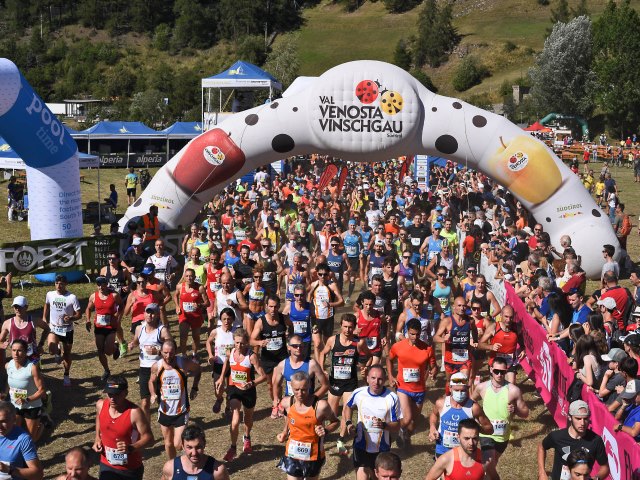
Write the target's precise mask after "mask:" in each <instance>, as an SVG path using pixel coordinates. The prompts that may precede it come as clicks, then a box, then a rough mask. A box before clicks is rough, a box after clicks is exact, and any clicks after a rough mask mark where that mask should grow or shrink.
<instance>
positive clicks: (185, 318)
mask: <svg viewBox="0 0 640 480" xmlns="http://www.w3.org/2000/svg"><path fill="white" fill-rule="evenodd" d="M174 295H175V297H174V301H175V303H176V313H177V314H178V322H179V324H180V354H181V355H183V356H186V354H187V338H188V336H189V331H191V338H192V339H193V357H194V358H196V357H197V355H198V351H199V350H200V328H201V327H202V324H203V323H204V312H205V310H206V308H207V307H208V306H209V297H207V294H206V292H205V290H204V287H203V286H202V285H200V284H199V283H197V282H196V272H195V270H194V269H192V268H187V269H186V270H185V271H184V281H183V282H181V283H179V284H178V285H177V286H176V292H175V294H174Z"/></svg>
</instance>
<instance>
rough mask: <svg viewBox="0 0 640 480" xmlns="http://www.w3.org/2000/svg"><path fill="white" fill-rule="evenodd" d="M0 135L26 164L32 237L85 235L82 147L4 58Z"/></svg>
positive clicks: (1, 62) (0, 76)
mask: <svg viewBox="0 0 640 480" xmlns="http://www.w3.org/2000/svg"><path fill="white" fill-rule="evenodd" d="M0 135H2V136H3V137H4V139H5V140H6V141H7V142H8V143H9V145H11V148H13V149H14V150H15V151H16V153H18V155H20V156H21V157H22V159H23V160H24V163H25V164H26V167H27V187H28V189H29V227H30V228H31V239H32V240H44V239H48V238H70V237H81V236H82V197H81V192H80V166H79V162H78V146H77V145H76V142H75V140H74V139H73V138H71V135H70V134H69V132H68V131H67V129H66V128H65V127H64V125H62V123H61V122H60V121H59V120H58V119H57V118H56V116H55V115H54V114H53V113H51V110H49V108H47V105H46V104H45V102H44V101H43V100H42V99H41V98H40V97H39V96H38V95H37V94H36V93H35V92H34V91H33V89H32V88H31V85H29V82H27V80H26V79H25V78H24V77H23V76H22V74H21V73H20V71H19V70H18V67H16V66H15V64H14V63H13V62H11V61H10V60H7V59H6V58H0Z"/></svg>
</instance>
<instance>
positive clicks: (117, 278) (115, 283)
mask: <svg viewBox="0 0 640 480" xmlns="http://www.w3.org/2000/svg"><path fill="white" fill-rule="evenodd" d="M117 270H118V272H117V273H116V274H115V275H114V274H112V273H111V267H107V273H106V274H105V275H104V276H105V277H106V279H107V283H108V284H109V288H110V289H111V290H113V291H114V292H116V293H118V294H120V295H122V287H124V286H125V280H124V269H123V267H121V266H120V265H118V267H117Z"/></svg>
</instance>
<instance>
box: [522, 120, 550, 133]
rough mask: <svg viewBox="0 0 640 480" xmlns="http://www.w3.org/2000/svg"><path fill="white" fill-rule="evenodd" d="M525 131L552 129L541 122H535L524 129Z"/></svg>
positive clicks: (546, 131)
mask: <svg viewBox="0 0 640 480" xmlns="http://www.w3.org/2000/svg"><path fill="white" fill-rule="evenodd" d="M524 131H525V132H540V133H549V132H550V131H551V129H550V128H549V127H545V126H544V125H542V124H541V123H540V122H534V123H532V124H531V125H529V126H528V127H527V128H525V129H524Z"/></svg>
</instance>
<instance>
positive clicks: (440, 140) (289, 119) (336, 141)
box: [121, 61, 620, 278]
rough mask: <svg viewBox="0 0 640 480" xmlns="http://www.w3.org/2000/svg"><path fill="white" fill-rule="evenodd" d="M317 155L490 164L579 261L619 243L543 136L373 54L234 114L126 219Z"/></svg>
mask: <svg viewBox="0 0 640 480" xmlns="http://www.w3.org/2000/svg"><path fill="white" fill-rule="evenodd" d="M309 153H320V154H330V155H333V156H336V157H341V158H343V159H346V160H352V161H359V162H376V161H383V160H385V159H389V158H394V157H397V156H402V155H414V154H425V153H426V154H430V155H438V156H443V157H446V158H449V159H451V160H453V161H456V162H458V163H461V164H465V165H468V166H469V167H471V168H474V169H477V170H479V171H482V172H484V173H485V174H486V175H488V176H489V177H491V178H493V179H495V180H496V181H497V182H498V183H500V184H501V185H503V186H505V187H506V188H507V189H509V190H510V191H511V192H512V193H513V194H514V195H515V196H516V197H517V198H518V199H519V200H520V201H521V202H522V203H523V205H524V206H525V207H526V208H527V209H529V211H531V212H532V213H533V215H534V216H535V218H536V219H537V220H538V221H539V222H540V223H541V224H542V225H543V226H544V228H545V230H546V231H547V232H549V234H550V236H551V239H552V242H554V244H555V246H556V247H557V248H560V245H559V239H560V237H561V236H562V235H565V234H566V235H569V236H570V237H571V239H572V243H573V246H574V248H575V249H576V251H577V253H578V254H579V255H581V256H582V266H583V268H584V270H585V271H586V272H587V275H588V276H589V277H591V278H594V277H595V278H598V277H599V275H600V270H601V268H602V265H603V258H602V254H601V251H602V246H603V245H604V244H611V245H614V246H615V247H616V251H619V249H620V247H619V243H618V241H617V239H616V236H615V233H614V232H613V229H612V228H611V224H610V222H609V219H608V217H607V215H605V214H604V213H603V212H602V211H601V210H600V209H599V208H598V207H597V206H596V204H595V202H594V201H593V199H592V198H591V196H590V195H589V193H588V192H587V191H586V190H585V189H584V187H583V186H582V183H581V182H580V180H579V178H578V177H577V176H576V175H575V174H573V173H572V172H571V171H570V170H569V169H568V168H567V167H566V166H565V165H564V164H563V163H562V162H561V161H560V160H559V159H558V158H557V157H556V156H555V155H554V154H553V152H552V151H551V150H549V149H548V148H547V147H546V146H545V145H544V144H543V143H542V142H540V141H538V140H536V139H535V138H533V137H531V136H530V135H529V134H528V133H526V132H524V131H523V130H522V129H520V128H519V127H517V126H516V125H514V124H512V123H511V122H509V121H508V120H507V119H505V118H503V117H501V116H498V115H495V114H492V113H489V112H486V111H484V110H481V109H479V108H476V107H474V106H472V105H469V104H467V103H464V102H462V101H460V100H456V99H452V98H448V97H443V96H440V95H436V94H434V93H432V92H430V91H429V90H427V89H426V88H424V87H423V86H422V85H421V84H420V82H418V81H417V80H416V79H415V78H413V77H412V76H411V75H409V74H408V73H407V72H405V71H404V70H402V69H400V68H398V67H396V66H394V65H390V64H387V63H383V62H377V61H356V62H350V63H345V64H343V65H339V66H337V67H334V68H332V69H331V70H329V71H327V72H326V73H325V74H324V75H322V76H320V77H318V78H316V79H314V80H313V82H312V83H311V84H310V85H309V86H308V87H306V89H305V90H304V91H301V92H299V93H297V94H294V95H292V96H290V97H285V98H282V99H278V100H277V101H274V102H273V103H270V104H266V105H262V106H260V107H256V108H254V109H252V110H248V111H245V112H242V113H238V114H236V115H234V116H232V117H230V118H229V119H227V120H225V121H224V122H223V123H222V124H221V125H219V126H218V127H216V128H214V129H213V130H210V131H208V132H206V133H204V134H202V135H200V136H199V137H197V138H195V139H193V140H192V141H191V142H190V143H189V144H188V145H186V146H185V147H184V148H183V149H182V150H181V151H180V152H179V153H178V154H177V155H176V156H175V157H173V158H172V159H171V160H170V161H169V162H168V163H167V165H165V167H164V168H162V169H161V170H160V171H159V172H158V173H157V174H156V175H155V176H154V178H153V181H152V182H151V183H150V184H149V186H148V187H147V188H146V190H145V191H144V192H143V194H142V196H141V197H140V198H139V199H138V200H137V201H136V202H135V204H134V205H133V206H131V207H130V208H129V209H128V210H127V212H126V214H125V216H124V218H123V219H122V221H121V226H122V227H124V226H125V225H126V223H127V221H128V219H131V218H134V217H138V216H140V215H142V214H145V213H147V212H148V211H149V207H150V206H151V205H157V206H158V207H159V216H160V221H161V223H162V224H164V225H165V226H166V227H167V228H175V227H177V226H178V225H185V224H186V223H188V222H190V221H192V220H193V219H194V218H195V216H196V215H197V213H198V212H199V210H200V209H201V207H202V205H203V204H205V203H206V202H208V201H209V200H211V198H212V197H213V196H214V195H215V194H216V193H217V192H219V191H220V190H221V189H223V188H224V187H226V186H228V185H229V184H230V183H231V182H232V181H234V180H235V179H237V178H239V177H241V176H242V175H244V174H245V173H247V172H250V171H252V170H254V169H256V168H257V167H260V166H262V165H267V164H269V163H271V162H273V161H275V160H278V159H281V158H282V157H283V156H285V155H286V156H291V155H297V154H309Z"/></svg>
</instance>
